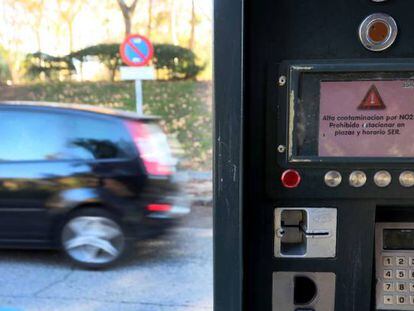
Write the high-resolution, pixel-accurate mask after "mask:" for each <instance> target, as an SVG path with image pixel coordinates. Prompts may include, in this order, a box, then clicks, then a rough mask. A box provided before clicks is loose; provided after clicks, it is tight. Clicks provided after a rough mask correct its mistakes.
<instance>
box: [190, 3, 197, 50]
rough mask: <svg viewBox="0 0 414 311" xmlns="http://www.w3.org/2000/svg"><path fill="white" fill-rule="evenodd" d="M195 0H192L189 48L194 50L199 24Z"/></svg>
mask: <svg viewBox="0 0 414 311" xmlns="http://www.w3.org/2000/svg"><path fill="white" fill-rule="evenodd" d="M194 1H195V0H191V32H190V40H189V42H188V48H189V49H190V50H194V44H195V28H196V25H197V16H196V11H195V3H194Z"/></svg>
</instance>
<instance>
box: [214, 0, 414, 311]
mask: <svg viewBox="0 0 414 311" xmlns="http://www.w3.org/2000/svg"><path fill="white" fill-rule="evenodd" d="M413 9H414V3H411V2H410V1H400V0H393V1H371V0H331V1H323V0H317V1H292V0H279V1H267V0H254V1H235V0H234V1H233V0H220V1H219V0H217V1H216V30H215V32H216V43H215V44H216V46H215V52H216V55H215V59H216V60H215V62H216V63H215V68H216V69H215V70H216V73H215V78H216V106H215V107H216V127H215V133H216V134H215V135H216V137H215V142H216V149H215V161H216V162H215V163H216V165H215V169H216V171H215V204H216V206H215V230H216V231H215V277H216V280H215V308H216V309H217V310H259V311H262V310H264V311H300V310H313V311H350V310H353V311H374V310H392V311H403V310H404V311H405V310H414V244H413V241H414V144H413V143H412V141H413V133H414V32H413V31H411V30H412V29H414V19H413V17H412V11H413Z"/></svg>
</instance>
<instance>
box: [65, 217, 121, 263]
mask: <svg viewBox="0 0 414 311" xmlns="http://www.w3.org/2000/svg"><path fill="white" fill-rule="evenodd" d="M62 245H63V249H64V251H65V252H66V254H67V255H68V256H69V257H70V258H71V259H73V260H74V261H75V262H77V263H79V264H81V265H85V266H88V267H100V266H106V265H109V264H111V263H113V262H114V261H115V260H116V259H118V258H119V257H120V256H121V254H122V253H123V251H124V247H125V236H124V233H123V231H122V229H121V227H120V226H119V225H118V224H117V223H116V222H115V221H114V220H112V219H110V218H108V217H104V216H77V217H73V218H72V219H70V220H69V221H68V222H67V223H66V224H65V226H64V227H63V230H62Z"/></svg>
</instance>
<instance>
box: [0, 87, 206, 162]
mask: <svg viewBox="0 0 414 311" xmlns="http://www.w3.org/2000/svg"><path fill="white" fill-rule="evenodd" d="M209 93H211V85H210V84H209V83H204V82H193V81H176V82H159V81H145V82H144V111H145V113H146V114H152V115H158V116H160V117H161V118H162V120H163V121H162V125H163V126H164V128H165V129H166V131H167V132H168V133H170V134H171V135H173V136H174V137H175V138H176V139H177V140H178V141H179V142H180V144H181V145H182V148H183V149H184V153H185V155H186V160H185V161H184V166H185V167H187V168H190V169H203V170H209V169H211V156H212V125H211V124H212V120H211V103H210V100H209V98H208V94H209ZM0 100H35V101H53V102H67V103H85V104H93V105H95V104H99V105H103V106H106V107H110V108H117V109H125V110H134V107H135V91H134V84H133V82H115V83H110V82H99V83H96V82H83V83H77V82H64V83H37V84H32V85H25V86H13V87H4V88H2V89H1V92H0Z"/></svg>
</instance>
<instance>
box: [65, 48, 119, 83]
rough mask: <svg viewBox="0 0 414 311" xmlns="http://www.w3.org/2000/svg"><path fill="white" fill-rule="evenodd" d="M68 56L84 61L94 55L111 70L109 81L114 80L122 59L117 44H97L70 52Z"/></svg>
mask: <svg viewBox="0 0 414 311" xmlns="http://www.w3.org/2000/svg"><path fill="white" fill-rule="evenodd" d="M69 57H70V58H75V59H78V60H79V61H81V62H84V61H86V60H88V59H90V58H93V57H96V58H98V60H99V61H100V62H101V63H102V64H104V65H105V67H106V68H108V70H109V71H110V72H111V81H114V80H115V75H116V72H117V70H118V69H119V66H121V65H122V60H121V57H120V55H119V44H98V45H94V46H90V47H87V48H85V49H82V50H79V51H77V52H74V53H71V54H70V55H69Z"/></svg>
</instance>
